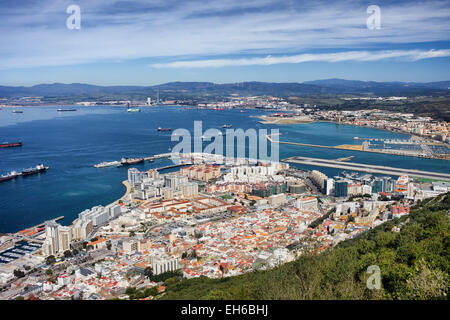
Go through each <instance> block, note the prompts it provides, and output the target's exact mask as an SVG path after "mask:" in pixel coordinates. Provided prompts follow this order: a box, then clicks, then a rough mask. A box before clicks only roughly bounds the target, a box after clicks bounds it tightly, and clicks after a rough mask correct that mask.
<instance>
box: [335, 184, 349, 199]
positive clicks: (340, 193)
mask: <svg viewBox="0 0 450 320" xmlns="http://www.w3.org/2000/svg"><path fill="white" fill-rule="evenodd" d="M347 195H348V182H347V181H344V180H340V181H336V182H335V183H334V196H335V197H347Z"/></svg>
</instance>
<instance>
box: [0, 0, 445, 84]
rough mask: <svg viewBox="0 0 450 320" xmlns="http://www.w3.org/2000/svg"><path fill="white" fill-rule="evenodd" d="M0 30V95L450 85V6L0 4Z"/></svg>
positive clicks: (71, 0) (35, 0) (262, 1)
mask: <svg viewBox="0 0 450 320" xmlns="http://www.w3.org/2000/svg"><path fill="white" fill-rule="evenodd" d="M73 4H76V5H78V6H79V7H80V9H81V29H79V30H69V29H68V28H67V27H66V20H67V18H68V17H69V16H70V14H68V13H67V12H66V9H67V7H68V6H69V5H73ZM369 5H378V6H379V8H380V10H381V15H380V22H381V25H380V29H374V30H372V29H369V28H367V25H366V20H367V18H368V17H369V16H370V14H369V13H367V12H366V9H367V7H368V6H369ZM0 30H1V32H0V43H1V44H2V45H1V50H0V85H33V84H38V83H53V82H63V83H74V82H82V83H91V84H99V85H152V84H158V83H165V82H170V81H211V82H216V83H227V82H241V81H273V82H303V81H308V80H316V79H325V78H345V79H358V80H374V81H415V82H429V81H441V80H450V77H449V76H448V71H449V70H450V68H449V67H450V1H434V0H431V1H376V2H375V1H359V0H350V1H338V2H326V1H295V0H201V1H200V0H189V1H186V0H185V1H179V0H177V1H176V0H145V1H144V0H142V1H140V0H139V1H137V0H134V1H128V0H121V1H117V0H95V1H92V0H21V1H16V0H0Z"/></svg>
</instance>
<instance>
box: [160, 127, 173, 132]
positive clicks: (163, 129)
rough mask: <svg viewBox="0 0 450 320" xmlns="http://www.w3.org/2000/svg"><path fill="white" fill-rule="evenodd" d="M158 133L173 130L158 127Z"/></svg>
mask: <svg viewBox="0 0 450 320" xmlns="http://www.w3.org/2000/svg"><path fill="white" fill-rule="evenodd" d="M158 131H172V128H161V127H158Z"/></svg>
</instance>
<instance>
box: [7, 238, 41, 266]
mask: <svg viewBox="0 0 450 320" xmlns="http://www.w3.org/2000/svg"><path fill="white" fill-rule="evenodd" d="M40 248H41V245H38V244H33V243H30V242H28V241H18V242H16V243H15V244H14V246H13V247H11V248H9V249H7V250H4V251H1V252H0V263H2V264H6V263H9V262H11V261H14V260H17V259H19V258H21V257H23V256H24V255H26V254H30V253H33V252H35V251H36V250H38V249H40Z"/></svg>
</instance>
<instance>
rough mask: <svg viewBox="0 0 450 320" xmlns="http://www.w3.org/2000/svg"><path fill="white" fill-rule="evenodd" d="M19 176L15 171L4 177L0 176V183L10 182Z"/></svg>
mask: <svg viewBox="0 0 450 320" xmlns="http://www.w3.org/2000/svg"><path fill="white" fill-rule="evenodd" d="M18 176H20V173H17V172H15V171H11V172H10V173H7V174H6V175H1V176H0V182H3V181H7V180H12V179H14V178H16V177H18Z"/></svg>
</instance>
